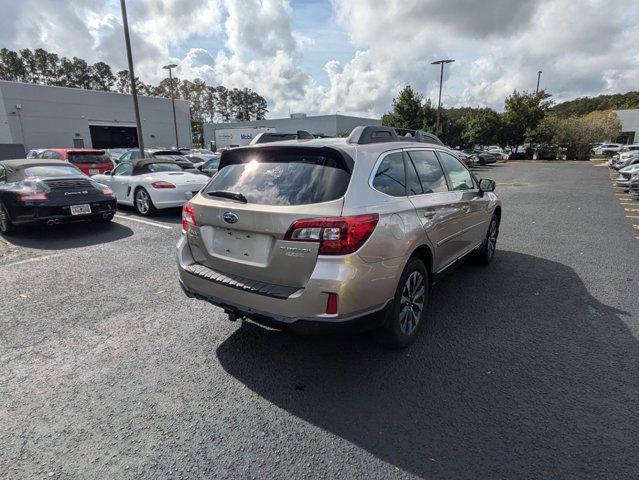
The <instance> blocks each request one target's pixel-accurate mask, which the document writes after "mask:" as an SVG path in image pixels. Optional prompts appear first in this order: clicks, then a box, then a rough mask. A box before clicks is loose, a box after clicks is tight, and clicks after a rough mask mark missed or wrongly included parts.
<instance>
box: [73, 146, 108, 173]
mask: <svg viewBox="0 0 639 480" xmlns="http://www.w3.org/2000/svg"><path fill="white" fill-rule="evenodd" d="M67 161H68V162H69V163H72V164H73V165H75V166H76V167H78V168H79V169H80V170H82V172H83V173H84V174H85V175H89V176H91V175H98V174H100V173H104V172H107V171H109V170H111V169H112V168H113V163H112V162H111V159H110V158H109V156H108V155H107V154H106V153H105V151H104V150H92V151H82V150H78V151H73V150H70V151H68V152H67Z"/></svg>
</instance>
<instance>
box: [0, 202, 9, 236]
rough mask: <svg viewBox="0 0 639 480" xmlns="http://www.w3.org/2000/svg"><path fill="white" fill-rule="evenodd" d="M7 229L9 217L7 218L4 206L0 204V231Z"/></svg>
mask: <svg viewBox="0 0 639 480" xmlns="http://www.w3.org/2000/svg"><path fill="white" fill-rule="evenodd" d="M8 229H9V219H8V218H7V212H5V210H4V206H2V205H0V232H6V231H7V230H8Z"/></svg>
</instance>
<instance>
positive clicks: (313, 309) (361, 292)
mask: <svg viewBox="0 0 639 480" xmlns="http://www.w3.org/2000/svg"><path fill="white" fill-rule="evenodd" d="M177 253H178V255H177V256H178V270H179V276H180V284H181V285H182V288H183V290H184V291H185V293H186V294H187V295H188V296H190V297H195V298H199V299H203V300H207V301H208V302H210V303H212V304H214V305H217V306H219V307H221V308H224V309H225V310H227V311H228V312H231V313H234V314H235V315H237V316H244V317H247V318H252V319H255V320H257V321H261V322H262V323H264V322H265V320H266V321H269V322H272V323H274V324H276V325H281V326H284V325H289V326H292V325H298V326H300V325H306V326H309V325H311V326H312V325H317V326H320V325H324V326H326V327H328V328H329V329H330V328H336V327H340V326H343V327H347V326H348V325H353V324H369V323H370V324H373V325H374V324H376V323H377V322H378V321H379V316H380V315H381V316H383V313H380V312H381V311H382V310H384V308H385V307H386V306H387V305H388V304H389V300H391V299H392V298H393V296H394V292H395V287H396V285H397V281H396V277H397V276H398V275H400V274H401V262H399V261H398V262H397V265H392V266H390V265H388V263H389V262H386V263H383V262H379V264H369V263H364V262H363V260H361V259H360V258H359V257H357V256H356V255H355V256H354V257H351V258H349V259H347V260H346V261H344V260H342V261H340V260H339V259H337V258H329V259H326V258H322V257H320V259H319V260H318V262H317V264H316V266H315V270H314V271H313V274H312V275H311V277H310V279H309V280H308V281H307V282H306V284H305V285H304V286H303V287H300V288H295V287H284V286H279V285H270V284H266V283H262V282H257V281H255V280H251V279H246V278H242V277H239V276H237V275H231V274H228V275H227V274H224V273H222V272H218V271H216V270H213V269H209V268H208V267H206V266H204V265H201V264H198V263H196V262H195V260H194V259H193V256H192V254H191V249H190V247H189V245H188V242H187V241H186V237H182V238H181V239H180V241H179V243H178V252H177ZM329 293H336V294H337V295H338V313H337V314H327V313H326V306H327V300H328V294H329Z"/></svg>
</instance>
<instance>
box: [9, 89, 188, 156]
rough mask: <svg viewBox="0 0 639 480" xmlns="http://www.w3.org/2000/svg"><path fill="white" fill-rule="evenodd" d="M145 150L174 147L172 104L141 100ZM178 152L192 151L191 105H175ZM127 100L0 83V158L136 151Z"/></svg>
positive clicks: (123, 96) (117, 95)
mask: <svg viewBox="0 0 639 480" xmlns="http://www.w3.org/2000/svg"><path fill="white" fill-rule="evenodd" d="M138 100H139V105H140V116H141V122H142V133H143V135H144V145H145V146H148V147H171V146H174V145H175V128H174V125H173V112H172V109H171V100H170V99H167V98H159V97H146V96H139V97H138ZM175 110H176V117H177V122H176V123H177V129H178V140H179V142H180V144H179V146H180V147H190V146H191V121H190V114H189V104H188V102H185V101H183V100H176V101H175ZM137 143H138V141H137V128H136V126H135V113H134V109H133V100H132V97H131V95H126V94H121V93H114V92H99V91H94V90H83V89H80V88H66V87H50V86H46V85H33V84H28V83H20V82H7V81H0V159H3V158H5V159H6V158H19V157H21V156H24V154H25V151H28V150H30V149H32V148H55V147H57V148H74V147H75V148H117V147H136V146H137Z"/></svg>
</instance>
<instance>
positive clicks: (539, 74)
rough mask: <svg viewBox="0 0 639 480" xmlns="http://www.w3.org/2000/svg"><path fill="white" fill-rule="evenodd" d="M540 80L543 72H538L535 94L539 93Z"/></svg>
mask: <svg viewBox="0 0 639 480" xmlns="http://www.w3.org/2000/svg"><path fill="white" fill-rule="evenodd" d="M539 80H541V70H539V71H538V72H537V90H535V94H537V93H539Z"/></svg>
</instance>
